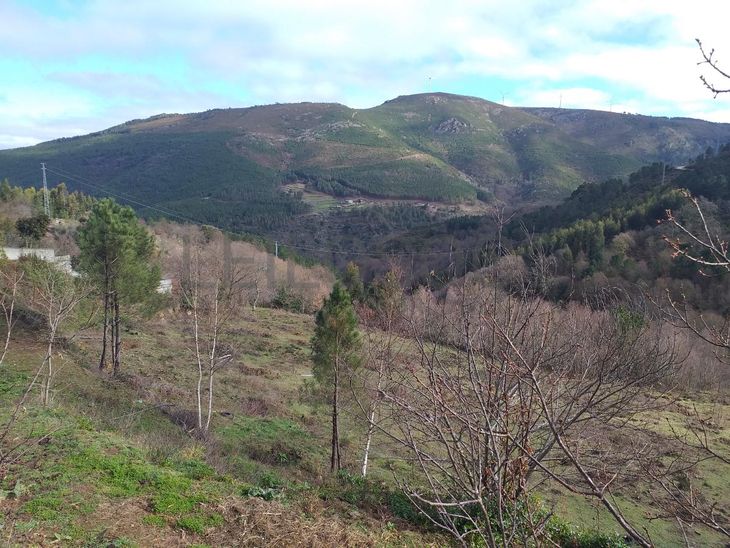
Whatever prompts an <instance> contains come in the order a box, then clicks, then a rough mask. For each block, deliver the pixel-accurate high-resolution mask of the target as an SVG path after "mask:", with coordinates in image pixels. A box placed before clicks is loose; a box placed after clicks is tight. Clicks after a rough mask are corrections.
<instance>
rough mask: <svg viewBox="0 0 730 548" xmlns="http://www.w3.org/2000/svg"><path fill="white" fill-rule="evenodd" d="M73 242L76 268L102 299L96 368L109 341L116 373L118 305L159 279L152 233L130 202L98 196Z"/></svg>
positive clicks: (131, 300) (134, 298) (103, 362)
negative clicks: (101, 198) (75, 252)
mask: <svg viewBox="0 0 730 548" xmlns="http://www.w3.org/2000/svg"><path fill="white" fill-rule="evenodd" d="M78 245H79V248H80V250H81V254H80V257H79V269H80V270H81V271H82V272H84V273H85V274H86V275H88V276H89V277H90V278H91V280H92V281H93V282H94V283H96V285H97V286H98V288H99V290H100V291H101V296H102V299H103V302H104V328H103V335H102V347H101V355H100V357H99V369H103V368H104V366H105V365H106V363H107V360H108V352H109V346H111V353H112V356H111V357H112V372H113V374H114V375H116V374H117V373H118V372H119V367H120V365H121V348H122V340H121V331H120V323H121V322H120V318H121V305H122V304H132V303H137V302H141V301H143V300H144V299H145V298H146V297H148V296H149V295H150V294H151V293H152V292H154V291H155V289H156V288H157V286H158V284H159V282H160V270H159V267H158V266H157V265H156V264H155V262H154V261H153V260H152V259H153V257H154V254H155V245H154V239H153V237H152V235H151V234H150V233H149V231H148V230H147V229H146V228H145V227H144V226H142V225H141V224H140V223H139V221H138V220H137V217H136V216H135V214H134V211H132V209H131V208H129V207H125V206H121V205H119V204H117V203H116V202H115V201H114V200H111V199H104V200H101V201H99V202H97V203H96V204H94V207H93V209H92V210H91V214H90V215H89V219H88V221H87V222H86V223H85V224H84V226H83V227H82V228H81V229H80V230H79V233H78ZM108 341H109V344H108Z"/></svg>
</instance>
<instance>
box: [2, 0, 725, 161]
mask: <svg viewBox="0 0 730 548" xmlns="http://www.w3.org/2000/svg"><path fill="white" fill-rule="evenodd" d="M729 16H730V3H726V2H725V1H713V0H697V1H692V2H689V1H687V0H684V1H674V0H572V1H571V0H550V1H548V0H518V1H515V0H512V1H509V2H506V1H493V0H449V1H448V2H444V1H443V0H438V1H420V2H417V1H411V0H400V1H399V0H388V1H384V0H368V1H347V0H339V1H334V0H308V1H301V0H267V1H263V0H228V1H223V0H208V1H206V2H192V1H189V2H186V1H183V0H126V1H124V0H114V1H112V0H25V1H21V0H0V29H1V30H2V40H1V41H0V74H2V75H3V79H2V84H1V85H0V148H8V147H15V146H24V145H29V144H34V143H37V142H40V141H45V140H48V139H53V138H57V137H66V136H71V135H78V134H83V133H88V132H91V131H97V130H100V129H104V128H106V127H109V126H112V125H115V124H118V123H121V122H124V121H126V120H129V119H132V118H141V117H146V116H150V115H153V114H157V113H161V112H194V111H201V110H206V109H209V108H216V107H236V106H249V105H255V104H267V103H273V102H296V101H335V102H340V103H344V104H347V105H349V106H352V107H360V108H362V107H370V106H375V105H377V104H380V103H382V102H383V101H385V100H387V99H390V98H393V97H396V96H398V95H403V94H410V93H420V92H424V91H446V92H452V93H463V94H468V95H475V96H478V97H483V98H485V99H490V100H493V101H497V102H502V101H504V102H505V103H507V104H509V105H522V106H558V105H559V104H561V102H562V106H563V107H574V108H579V107H580V108H595V109H601V110H609V109H610V110H613V111H617V112H636V113H641V114H654V115H662V116H691V117H697V118H703V119H708V120H713V121H719V122H729V123H730V96H728V97H720V98H718V99H713V98H712V96H711V94H710V93H709V92H708V91H707V90H705V89H704V88H703V87H702V84H701V83H700V81H699V75H700V74H701V71H702V67H698V66H697V62H698V60H699V51H698V50H697V46H696V44H695V43H694V39H695V38H702V39H703V41H704V42H705V43H706V44H708V45H711V46H712V47H714V48H716V50H717V51H718V55H719V59H720V61H722V60H723V58H725V59H728V64H727V65H726V67H727V68H730V34H728V33H727V31H726V24H727V21H728V20H729V19H730V17H729Z"/></svg>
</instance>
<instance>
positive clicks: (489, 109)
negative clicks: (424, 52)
mask: <svg viewBox="0 0 730 548" xmlns="http://www.w3.org/2000/svg"><path fill="white" fill-rule="evenodd" d="M729 139H730V125H727V124H712V123H709V122H702V121H698V120H681V119H666V118H652V117H645V116H634V115H629V114H618V113H607V112H597V111H570V110H567V109H563V110H559V111H554V110H551V109H523V108H517V107H506V106H503V105H499V104H496V103H492V102H489V101H485V100H482V99H477V98H473V97H463V96H457V95H449V94H442V93H433V94H421V95H412V96H404V97H399V98H397V99H394V100H391V101H387V102H386V103H384V104H382V105H380V106H378V107H374V108H370V109H362V110H357V109H352V108H348V107H345V106H343V105H338V104H317V103H298V104H276V105H268V106H259V107H251V108H241V109H223V110H211V111H207V112H203V113H198V114H171V115H164V114H163V115H159V116H155V117H153V118H149V119H146V120H133V121H130V122H127V123H125V124H122V125H120V126H116V127H112V128H109V129H107V130H105V131H101V132H98V133H94V134H90V135H86V136H82V137H74V138H69V139H59V140H56V141H50V142H47V143H42V144H40V145H36V146H34V147H26V148H21V149H13V150H4V151H0V177H3V178H4V177H7V178H9V179H10V181H11V182H12V183H13V184H21V185H26V186H28V185H37V184H38V180H39V177H38V176H37V175H36V173H38V172H37V171H36V170H37V168H38V165H39V163H40V162H43V161H44V162H47V164H48V167H49V177H50V181H51V183H52V184H56V183H58V182H61V181H65V182H66V184H67V185H68V186H69V188H71V189H83V190H84V191H86V192H88V193H91V194H97V195H99V194H103V193H104V192H111V193H112V194H116V195H117V196H119V198H120V199H122V198H127V199H131V200H132V201H130V202H129V203H130V204H132V205H133V206H134V207H135V208H136V209H137V210H138V211H139V212H140V213H141V214H142V215H145V216H154V215H160V214H161V213H160V211H157V210H154V209H149V208H147V209H145V208H144V206H145V205H149V206H152V205H154V206H155V207H156V208H157V209H158V210H164V211H168V210H169V211H170V212H174V213H177V214H178V215H183V216H189V217H193V218H195V219H196V220H199V221H201V222H207V223H212V224H218V225H220V226H222V227H223V228H227V229H233V230H245V231H249V232H256V233H258V234H271V232H272V231H274V230H276V229H277V228H281V227H282V226H284V225H285V224H286V222H287V221H288V220H289V219H291V218H292V217H293V216H297V215H301V214H305V213H308V212H312V211H313V206H312V202H311V200H308V199H307V198H308V197H311V196H312V195H317V194H318V193H323V194H325V195H330V196H335V197H337V198H342V197H358V196H360V197H369V198H376V199H378V198H379V199H383V198H388V199H416V200H424V201H431V202H441V203H446V204H448V203H454V204H457V203H469V202H471V203H478V201H484V202H487V203H491V202H493V200H494V199H495V197H496V198H500V199H504V200H507V201H509V202H510V204H512V205H513V206H516V205H519V204H523V203H541V202H545V201H555V200H557V199H560V198H561V197H564V196H567V195H569V193H570V192H571V191H572V190H574V189H575V188H576V187H577V186H579V185H580V184H581V183H583V182H585V181H589V182H599V181H603V180H605V179H608V178H611V177H620V176H626V175H628V174H629V173H630V172H632V171H634V170H636V169H638V168H639V167H641V166H642V165H645V164H648V163H651V162H654V161H662V162H665V163H668V164H670V165H682V164H684V163H686V161H687V159H688V158H690V157H695V156H696V155H697V154H699V153H701V152H703V151H704V150H705V149H706V148H707V147H708V146H712V147H716V146H717V144H718V143H719V142H725V141H726V140H729ZM293 183H297V184H300V183H301V184H302V187H301V190H300V191H298V192H287V191H286V185H289V184H293ZM315 210H316V208H315ZM214 221H215V223H214Z"/></svg>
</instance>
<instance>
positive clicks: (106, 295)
mask: <svg viewBox="0 0 730 548" xmlns="http://www.w3.org/2000/svg"><path fill="white" fill-rule="evenodd" d="M108 331H109V283H108V282H105V286H104V330H103V332H102V336H101V356H99V371H101V370H102V369H104V366H105V365H106V340H107V336H108Z"/></svg>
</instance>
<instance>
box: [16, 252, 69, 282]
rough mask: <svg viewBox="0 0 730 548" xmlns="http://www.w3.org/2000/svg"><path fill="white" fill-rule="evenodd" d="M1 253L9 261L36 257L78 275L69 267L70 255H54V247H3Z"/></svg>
mask: <svg viewBox="0 0 730 548" xmlns="http://www.w3.org/2000/svg"><path fill="white" fill-rule="evenodd" d="M3 253H4V254H5V257H7V258H8V260H10V261H17V260H18V259H20V258H21V257H37V258H38V259H41V260H43V261H48V262H49V263H54V264H55V265H57V266H58V268H60V269H61V270H63V271H64V272H67V273H68V274H71V275H72V276H78V273H77V272H75V271H74V269H73V268H71V255H56V250H55V249H50V248H44V247H38V248H35V247H4V248H3Z"/></svg>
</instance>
